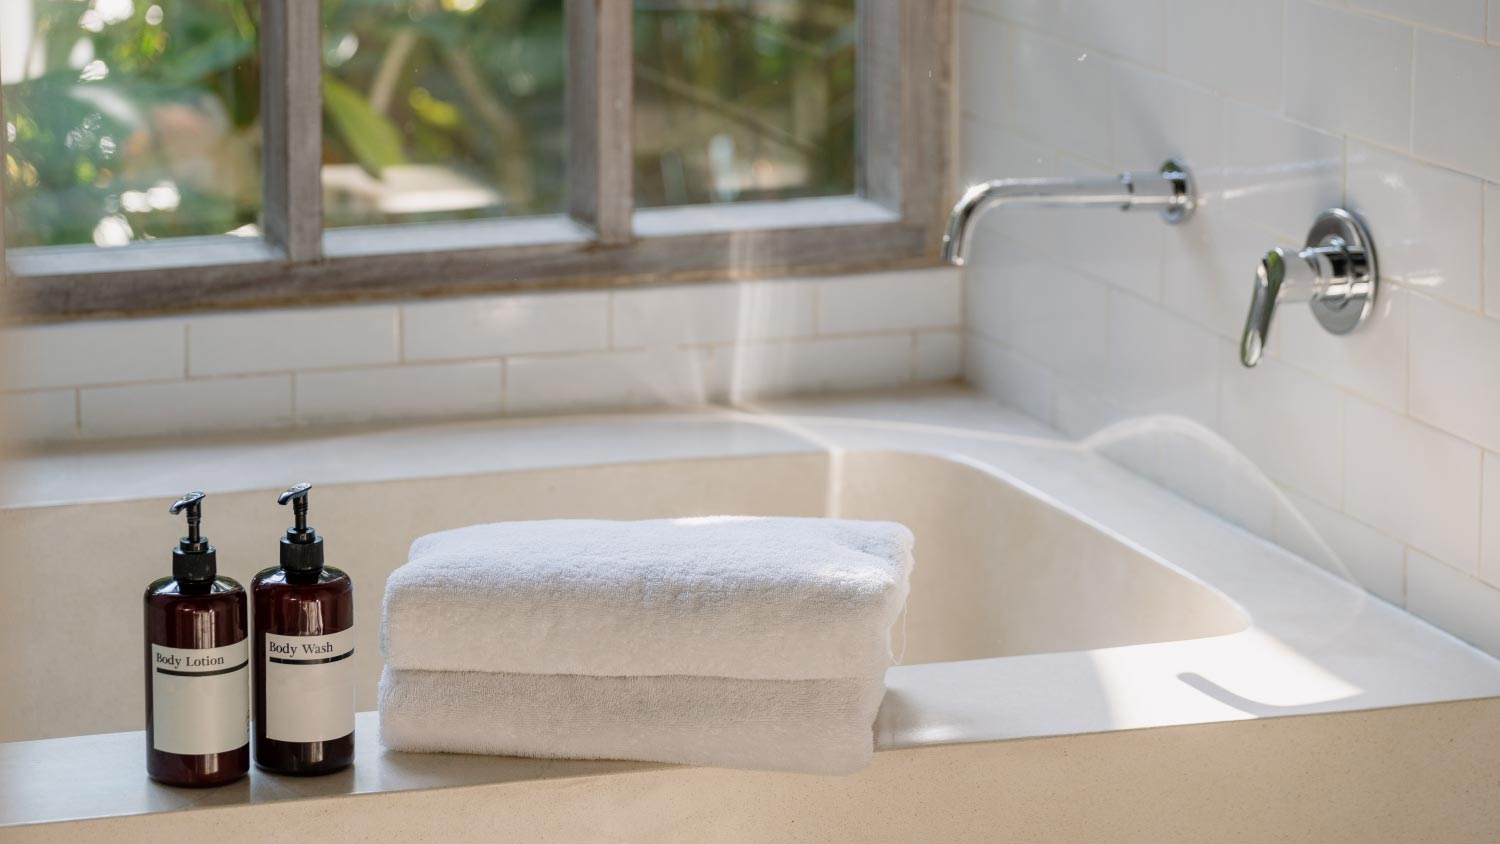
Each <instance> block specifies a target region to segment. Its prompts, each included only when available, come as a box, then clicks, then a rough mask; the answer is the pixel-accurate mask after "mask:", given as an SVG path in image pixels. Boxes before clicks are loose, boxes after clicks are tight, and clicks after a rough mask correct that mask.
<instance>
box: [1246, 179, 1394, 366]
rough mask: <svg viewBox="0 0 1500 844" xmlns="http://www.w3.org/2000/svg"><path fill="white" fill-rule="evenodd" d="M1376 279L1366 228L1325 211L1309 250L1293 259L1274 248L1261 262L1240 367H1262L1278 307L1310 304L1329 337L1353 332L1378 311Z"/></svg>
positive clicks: (1346, 215) (1344, 215) (1335, 211)
mask: <svg viewBox="0 0 1500 844" xmlns="http://www.w3.org/2000/svg"><path fill="white" fill-rule="evenodd" d="M1378 280H1379V278H1378V275H1377V273H1376V265H1375V247H1374V244H1373V243H1372V241H1371V240H1370V233H1369V231H1368V230H1367V229H1366V228H1365V227H1364V224H1363V223H1361V222H1360V221H1359V220H1358V219H1356V218H1355V217H1354V216H1353V215H1351V214H1350V213H1349V212H1347V211H1344V210H1343V209H1341V208H1334V209H1331V210H1328V211H1325V212H1323V214H1321V215H1319V217H1318V220H1317V222H1315V223H1314V224H1313V227H1312V229H1311V230H1310V231H1309V232H1308V235H1307V248H1306V249H1303V250H1302V251H1301V252H1297V253H1295V254H1293V253H1289V252H1287V250H1285V249H1272V250H1271V251H1269V252H1267V253H1266V254H1265V257H1263V258H1262V259H1261V261H1260V266H1259V267H1258V268H1257V269H1256V272H1255V283H1254V286H1253V287H1252V288H1251V293H1250V311H1249V313H1248V314H1246V316H1245V332H1244V334H1243V335H1242V336H1241V338H1240V363H1242V364H1244V365H1245V366H1247V367H1251V366H1255V365H1256V364H1257V363H1260V359H1261V355H1262V354H1263V353H1264V352H1265V347H1266V338H1267V336H1268V335H1269V334H1270V331H1271V318H1272V317H1273V316H1274V315H1275V313H1276V306H1277V305H1279V304H1283V303H1287V302H1309V303H1310V304H1311V306H1312V311H1313V315H1314V316H1316V317H1317V319H1318V322H1320V323H1321V324H1322V325H1323V327H1324V328H1326V329H1328V330H1329V331H1330V332H1332V333H1334V334H1347V333H1348V332H1350V331H1353V330H1354V329H1355V328H1356V327H1358V326H1359V325H1360V324H1361V323H1362V322H1364V320H1365V318H1366V317H1367V316H1369V314H1370V311H1371V310H1373V308H1374V303H1375V287H1376V284H1377V282H1378Z"/></svg>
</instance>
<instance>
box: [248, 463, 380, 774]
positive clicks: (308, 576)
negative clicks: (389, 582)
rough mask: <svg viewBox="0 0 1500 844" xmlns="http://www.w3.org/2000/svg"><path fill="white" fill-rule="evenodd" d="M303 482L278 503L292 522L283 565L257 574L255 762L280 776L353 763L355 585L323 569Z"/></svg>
mask: <svg viewBox="0 0 1500 844" xmlns="http://www.w3.org/2000/svg"><path fill="white" fill-rule="evenodd" d="M311 489H312V484H298V485H296V486H294V487H292V488H291V489H289V490H287V491H286V492H284V493H282V494H281V496H280V497H279V498H278V499H277V502H278V503H280V504H288V503H290V504H292V513H293V518H294V520H295V523H294V525H293V527H291V528H288V529H287V532H286V535H285V536H283V537H282V538H281V564H280V565H279V566H276V567H275V568H268V569H266V570H265V571H262V572H261V573H259V574H257V575H256V576H255V580H254V581H253V582H252V583H251V587H250V588H251V593H252V594H253V595H254V598H255V655H254V658H255V669H256V675H255V693H254V697H255V764H256V765H258V766H260V767H261V768H263V769H265V770H267V771H272V772H275V773H278V774H297V775H313V774H327V773H332V772H334V771H337V770H340V769H342V768H346V767H348V766H349V764H350V763H352V762H353V761H354V659H353V657H354V586H353V584H352V583H350V581H349V576H348V575H346V574H344V573H343V572H342V571H339V570H338V569H336V568H333V567H332V566H325V565H324V564H323V538H322V537H321V536H318V534H317V532H316V531H314V530H313V529H312V528H310V527H308V525H307V493H308V491H309V490H311Z"/></svg>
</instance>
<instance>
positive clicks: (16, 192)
mask: <svg viewBox="0 0 1500 844" xmlns="http://www.w3.org/2000/svg"><path fill="white" fill-rule="evenodd" d="M257 10H258V4H257V3H255V2H253V0H180V2H174V0H157V2H155V3H148V2H142V0H89V1H86V0H0V62H3V65H0V79H3V81H4V85H5V91H4V99H5V133H6V156H5V195H6V201H7V205H6V209H5V215H6V239H7V242H8V243H9V244H10V245H11V246H42V245H50V244H63V243H97V244H99V245H101V246H119V245H123V244H125V243H128V242H130V241H134V240H145V239H151V238H160V237H179V236H184V235H204V234H220V233H225V232H233V231H236V230H238V232H237V233H240V234H253V233H254V231H255V228H254V224H255V220H256V214H257V213H258V211H259V206H260V128H259V111H260V89H259V84H260V74H259V65H258V61H257V57H258V51H259V44H258V42H257V39H256V32H257V28H256V23H257V20H258V18H257V14H256V12H257ZM242 227H244V228H242Z"/></svg>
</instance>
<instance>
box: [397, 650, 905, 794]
mask: <svg viewBox="0 0 1500 844" xmlns="http://www.w3.org/2000/svg"><path fill="white" fill-rule="evenodd" d="M884 693H885V686H884V684H883V683H882V682H880V681H879V680H874V681H870V680H731V679H726V678H720V677H581V676H569V675H542V674H486V673H481V672H474V671H397V670H394V669H391V668H386V669H385V673H384V674H383V675H382V676H381V678H380V739H381V742H382V743H383V744H384V745H385V746H386V747H387V748H389V749H391V750H403V751H411V752H416V753H485V754H498V755H506V756H539V757H545V758H567V759H637V760H642V761H647V762H677V763H685V764H692V765H714V766H718V767H726V768H756V769H762V770H776V771H801V772H805V773H815V774H849V773H853V772H855V771H858V770H860V769H862V768H864V767H866V766H867V765H869V764H870V757H871V755H872V753H873V749H874V733H873V725H874V722H875V714H876V712H877V711H878V710H879V708H880V700H881V697H882V696H883V695H884Z"/></svg>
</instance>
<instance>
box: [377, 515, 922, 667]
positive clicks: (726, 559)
mask: <svg viewBox="0 0 1500 844" xmlns="http://www.w3.org/2000/svg"><path fill="white" fill-rule="evenodd" d="M911 547H912V535H911V532H910V531H909V530H907V529H906V528H905V527H903V526H901V525H899V524H896V523H894V522H866V521H849V520H837V519H793V518H751V517H727V516H724V517H710V518H691V519H670V520H666V519H664V520H656V521H640V522H612V521H566V520H559V521H539V522H505V523H500V524H490V525H476V526H474V527H467V528H460V529H458V530H450V531H444V532H442V533H434V534H431V535H428V536H424V537H422V538H420V539H418V540H417V541H416V542H414V543H412V547H411V556H410V560H409V562H408V563H407V564H406V565H404V566H402V567H401V568H399V569H397V570H396V571H395V572H394V573H393V574H392V575H391V577H390V579H389V580H387V581H386V589H385V612H384V617H383V622H382V625H381V650H382V653H383V654H384V655H385V659H386V664H387V665H390V666H391V667H393V668H401V669H418V670H430V671H492V672H517V673H526V674H588V675H599V676H655V675H691V676H707V677H739V678H747V679H772V680H807V679H825V678H832V677H850V678H864V679H870V678H876V679H878V678H879V677H881V676H882V674H883V673H884V671H885V669H886V666H887V665H889V664H890V630H891V625H892V623H893V622H894V621H895V620H896V617H897V615H898V614H899V613H900V611H901V607H902V605H903V604H904V602H905V600H906V593H907V588H908V578H909V575H910V571H911V564H912V558H911Z"/></svg>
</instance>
